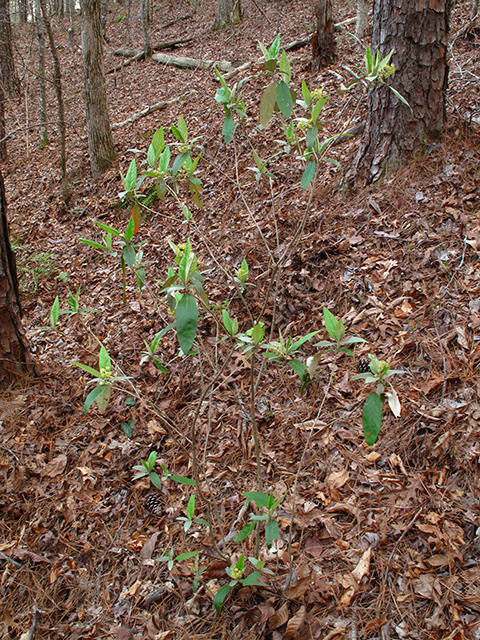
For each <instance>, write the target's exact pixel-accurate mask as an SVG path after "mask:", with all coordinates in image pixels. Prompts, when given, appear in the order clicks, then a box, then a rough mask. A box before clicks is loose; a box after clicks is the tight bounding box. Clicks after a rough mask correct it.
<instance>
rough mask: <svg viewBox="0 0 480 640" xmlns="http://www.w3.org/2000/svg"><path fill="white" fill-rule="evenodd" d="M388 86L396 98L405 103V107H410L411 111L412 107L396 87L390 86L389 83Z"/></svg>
mask: <svg viewBox="0 0 480 640" xmlns="http://www.w3.org/2000/svg"><path fill="white" fill-rule="evenodd" d="M388 88H389V89H390V91H392V92H393V93H394V94H395V95H396V96H397V98H398V99H399V100H400V101H401V102H403V104H405V105H407V107H408V108H409V109H410V111H411V112H412V113H413V109H412V107H411V106H410V105H409V104H408V102H407V101H406V100H405V98H404V97H403V96H402V94H401V93H398V91H397V90H396V89H394V88H393V87H391V86H390V85H388Z"/></svg>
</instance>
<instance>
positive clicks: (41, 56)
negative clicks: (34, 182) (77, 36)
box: [33, 0, 48, 149]
mask: <svg viewBox="0 0 480 640" xmlns="http://www.w3.org/2000/svg"><path fill="white" fill-rule="evenodd" d="M33 12H34V21H35V29H36V32H37V41H38V92H39V108H38V114H39V117H40V147H41V148H42V149H43V147H46V146H47V144H48V130H47V87H46V83H45V32H44V30H43V23H42V21H41V9H40V5H39V3H38V0H34V7H33Z"/></svg>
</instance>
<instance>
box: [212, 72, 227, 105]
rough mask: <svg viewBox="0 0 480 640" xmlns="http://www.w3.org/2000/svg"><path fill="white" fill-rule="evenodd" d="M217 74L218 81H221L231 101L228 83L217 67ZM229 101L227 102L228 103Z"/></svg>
mask: <svg viewBox="0 0 480 640" xmlns="http://www.w3.org/2000/svg"><path fill="white" fill-rule="evenodd" d="M215 73H216V74H217V77H218V79H219V80H220V84H221V85H222V87H223V90H224V91H225V93H226V95H227V96H228V100H230V95H229V94H230V89H229V88H228V85H227V83H226V82H225V80H224V79H223V76H222V75H221V73H220V71H219V70H218V69H217V67H215ZM228 100H227V101H228Z"/></svg>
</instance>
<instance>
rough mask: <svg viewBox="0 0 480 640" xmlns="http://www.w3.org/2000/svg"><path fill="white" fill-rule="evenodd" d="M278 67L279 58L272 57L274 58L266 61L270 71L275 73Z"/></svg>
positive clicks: (266, 67)
mask: <svg viewBox="0 0 480 640" xmlns="http://www.w3.org/2000/svg"><path fill="white" fill-rule="evenodd" d="M276 68H277V59H276V58H272V59H270V60H267V61H266V62H265V69H266V70H267V71H270V73H273V72H274V71H275V69H276Z"/></svg>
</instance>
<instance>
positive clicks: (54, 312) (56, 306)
mask: <svg viewBox="0 0 480 640" xmlns="http://www.w3.org/2000/svg"><path fill="white" fill-rule="evenodd" d="M59 314H60V300H59V299H58V296H57V297H56V298H55V300H54V301H53V304H52V308H51V310H50V324H51V325H52V327H53V328H54V329H55V327H56V326H57V322H58V316H59Z"/></svg>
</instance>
